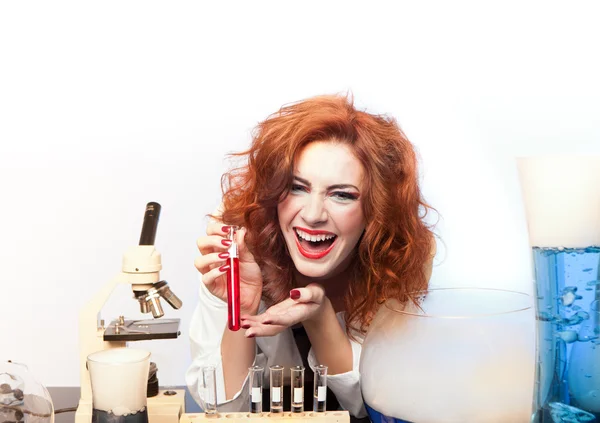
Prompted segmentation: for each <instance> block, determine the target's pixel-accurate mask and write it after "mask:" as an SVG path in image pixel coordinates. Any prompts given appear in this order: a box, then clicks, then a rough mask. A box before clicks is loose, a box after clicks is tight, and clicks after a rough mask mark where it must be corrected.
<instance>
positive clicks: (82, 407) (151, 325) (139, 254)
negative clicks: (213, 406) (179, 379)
mask: <svg viewBox="0 0 600 423" xmlns="http://www.w3.org/2000/svg"><path fill="white" fill-rule="evenodd" d="M160 209H161V206H160V204H158V203H154V202H150V203H148V204H147V205H146V211H145V214H144V223H143V226H142V233H141V236H140V242H139V245H137V246H134V247H131V248H129V249H128V250H127V251H126V252H125V254H124V255H123V262H122V267H121V273H119V274H117V275H116V276H115V277H114V278H113V279H112V280H110V281H109V282H108V283H107V284H106V285H104V286H103V287H102V289H101V290H100V291H99V292H97V293H96V295H95V296H94V297H93V298H92V299H91V301H90V302H88V303H87V304H86V305H85V306H84V307H83V309H82V310H81V312H80V314H79V342H80V346H79V348H80V351H79V354H80V357H79V359H80V374H81V376H80V378H81V381H80V384H81V398H80V400H79V406H78V407H77V412H76V414H75V423H91V421H92V387H91V383H90V377H89V372H88V370H87V366H86V363H87V357H88V355H90V354H91V353H94V352H97V351H102V350H107V349H111V348H120V347H125V346H126V345H127V342H129V341H141V340H151V339H176V338H177V337H178V336H179V334H180V332H179V323H180V319H162V320H161V319H159V318H160V317H162V316H163V315H164V312H163V308H162V305H161V298H162V299H163V300H165V301H166V302H167V303H168V304H169V305H170V306H171V307H173V308H174V309H179V308H180V307H181V305H182V302H181V300H180V299H179V298H177V296H176V295H175V294H173V292H172V291H171V289H170V288H169V286H168V284H167V282H166V281H164V280H160V276H159V272H160V270H161V269H162V264H161V255H160V253H159V252H158V251H156V249H155V248H154V239H155V237H156V228H157V226H158V218H159V215H160ZM119 284H129V285H131V288H132V290H133V298H134V299H135V300H136V301H138V302H139V305H140V311H141V312H142V313H152V317H153V319H148V320H126V319H125V318H124V317H123V316H119V317H118V318H117V319H115V320H113V321H112V322H110V323H109V324H108V326H105V324H104V320H103V319H101V316H100V312H101V310H102V307H103V306H104V304H105V303H106V301H107V300H108V298H109V297H110V295H111V294H112V292H113V290H114V289H115V288H116V287H117V285H119ZM115 382H116V383H118V381H115ZM156 384H158V382H156ZM184 398H185V390H167V391H164V390H160V389H159V390H158V394H157V395H154V396H152V397H149V398H148V399H147V401H148V403H147V406H148V418H149V421H150V423H178V422H179V418H180V416H181V415H182V414H183V413H184V412H185V403H184Z"/></svg>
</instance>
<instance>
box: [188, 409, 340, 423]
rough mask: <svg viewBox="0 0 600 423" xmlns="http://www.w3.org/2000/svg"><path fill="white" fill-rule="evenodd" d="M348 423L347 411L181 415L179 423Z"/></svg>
mask: <svg viewBox="0 0 600 423" xmlns="http://www.w3.org/2000/svg"><path fill="white" fill-rule="evenodd" d="M209 422H214V423H217V422H218V423H226V422H227V423H229V422H231V423H233V422H255V423H350V414H349V413H348V411H325V412H322V413H316V412H312V411H305V412H303V413H290V412H289V411H286V412H283V413H268V412H264V413H217V414H206V413H196V414H183V415H182V416H181V418H180V419H179V423H209Z"/></svg>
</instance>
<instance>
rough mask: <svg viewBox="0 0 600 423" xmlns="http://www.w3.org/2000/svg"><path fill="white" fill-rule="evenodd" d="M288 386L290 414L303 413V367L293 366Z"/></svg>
mask: <svg viewBox="0 0 600 423" xmlns="http://www.w3.org/2000/svg"><path fill="white" fill-rule="evenodd" d="M290 384H291V387H292V393H291V394H292V401H291V404H292V413H302V412H304V366H294V367H292V368H291V369H290Z"/></svg>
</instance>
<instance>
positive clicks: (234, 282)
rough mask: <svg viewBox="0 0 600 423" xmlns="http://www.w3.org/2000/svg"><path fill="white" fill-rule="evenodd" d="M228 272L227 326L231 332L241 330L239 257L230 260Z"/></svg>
mask: <svg viewBox="0 0 600 423" xmlns="http://www.w3.org/2000/svg"><path fill="white" fill-rule="evenodd" d="M228 264H229V266H230V267H229V270H228V271H227V315H228V319H227V324H228V326H229V330H240V272H239V270H240V261H239V259H238V258H237V257H232V258H230V259H229V260H228Z"/></svg>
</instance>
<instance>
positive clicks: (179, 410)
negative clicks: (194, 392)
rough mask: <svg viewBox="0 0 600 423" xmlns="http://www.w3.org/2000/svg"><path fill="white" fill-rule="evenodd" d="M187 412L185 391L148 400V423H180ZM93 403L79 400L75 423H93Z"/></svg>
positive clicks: (162, 393)
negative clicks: (180, 419)
mask: <svg viewBox="0 0 600 423" xmlns="http://www.w3.org/2000/svg"><path fill="white" fill-rule="evenodd" d="M165 392H169V393H170V392H175V395H165ZM184 412H185V390H183V389H171V390H168V391H167V390H163V389H161V390H160V391H159V392H158V395H157V396H155V397H150V398H148V423H179V418H180V417H181V415H182V414H183V413H184ZM91 421H92V402H91V401H86V400H79V407H77V412H76V413H75V423H91Z"/></svg>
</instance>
